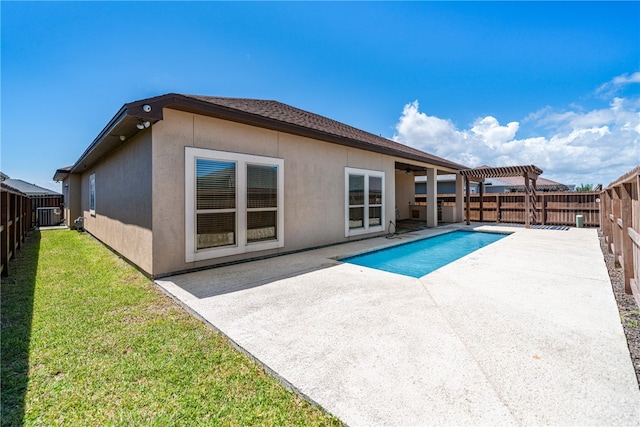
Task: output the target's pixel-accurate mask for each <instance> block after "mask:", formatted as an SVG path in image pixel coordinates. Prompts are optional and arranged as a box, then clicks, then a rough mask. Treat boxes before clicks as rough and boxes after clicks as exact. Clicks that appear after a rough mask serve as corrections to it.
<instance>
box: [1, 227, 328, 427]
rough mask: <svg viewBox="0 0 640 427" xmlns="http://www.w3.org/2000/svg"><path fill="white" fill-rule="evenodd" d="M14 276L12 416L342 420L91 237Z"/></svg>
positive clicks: (50, 248)
mask: <svg viewBox="0 0 640 427" xmlns="http://www.w3.org/2000/svg"><path fill="white" fill-rule="evenodd" d="M30 240H31V241H30V242H29V243H28V244H27V245H26V246H25V247H24V248H23V249H22V251H21V252H19V255H18V257H17V258H16V260H14V261H12V262H11V263H10V264H9V267H10V270H9V272H10V275H9V277H8V278H7V279H5V280H3V281H2V295H1V296H2V300H1V304H2V306H1V309H2V316H1V321H2V335H1V338H2V346H1V350H2V354H1V359H2V373H1V381H2V384H1V386H2V408H1V410H2V425H3V426H9V425H22V424H25V425H58V424H66V425H140V424H144V425H158V426H171V425H220V424H222V425H340V422H339V421H338V420H337V419H336V418H334V417H332V416H330V415H328V414H326V413H325V412H323V411H322V410H321V409H319V408H317V407H315V406H313V405H311V404H309V403H308V402H307V401H305V400H303V399H301V398H299V397H298V396H297V395H295V394H294V393H292V392H291V391H288V390H287V389H285V388H284V387H283V386H282V385H281V384H280V383H279V382H278V381H277V380H275V379H274V378H272V377H270V376H268V375H267V374H265V372H264V371H263V369H262V368H260V367H259V366H258V365H257V364H256V363H255V362H253V361H252V360H250V359H249V358H248V357H247V356H245V355H244V354H242V353H239V352H238V351H236V350H235V349H233V348H232V347H231V345H230V344H229V343H228V341H226V340H225V339H224V338H223V337H222V336H220V335H219V334H217V333H215V332H213V331H212V330H210V329H209V328H207V327H206V326H205V325H204V324H203V323H201V322H200V321H198V320H196V319H194V318H193V317H191V316H190V315H188V314H187V313H186V312H184V311H183V310H182V309H181V308H179V307H178V306H177V305H175V303H173V301H171V300H170V299H168V298H167V297H166V296H165V295H164V294H162V293H161V292H160V291H158V290H157V289H156V288H155V285H154V284H153V283H152V282H151V281H150V280H148V279H147V278H145V277H144V276H143V275H141V274H140V273H139V272H138V271H137V270H135V269H134V268H132V267H131V266H129V265H128V264H127V263H125V262H124V261H122V260H121V259H119V258H118V257H117V256H116V255H114V254H113V253H111V252H110V251H109V250H107V249H106V248H105V247H104V246H102V245H101V244H100V243H99V242H97V241H95V240H94V239H92V238H91V237H90V236H88V235H86V234H79V233H77V232H74V231H69V230H55V231H54V230H52V231H46V232H42V233H40V232H33V233H32V235H31V237H30Z"/></svg>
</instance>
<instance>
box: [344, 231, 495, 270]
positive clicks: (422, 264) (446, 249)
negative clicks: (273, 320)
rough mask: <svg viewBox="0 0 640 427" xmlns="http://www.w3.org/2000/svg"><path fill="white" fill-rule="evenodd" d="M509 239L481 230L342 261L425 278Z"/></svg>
mask: <svg viewBox="0 0 640 427" xmlns="http://www.w3.org/2000/svg"><path fill="white" fill-rule="evenodd" d="M506 236H507V235H506V234H497V233H482V232H478V231H452V232H450V233H446V234H440V235H438V236H434V237H428V238H426V239H421V240H417V241H414V242H410V243H405V244H403V245H398V246H393V247H391V248H386V249H380V250H377V251H373V252H368V253H365V254H362V255H355V256H352V257H346V258H342V259H341V260H340V261H343V262H347V263H350V264H356V265H361V266H364V267H370V268H376V269H378V270H383V271H388V272H390V273H397V274H403V275H405V276H411V277H422V276H424V275H425V274H429V273H431V272H432V271H434V270H437V269H438V268H440V267H443V266H445V265H447V264H449V263H451V262H453V261H455V260H457V259H459V258H462V257H463V256H465V255H468V254H470V253H471V252H474V251H476V250H478V249H480V248H483V247H485V246H487V245H490V244H491V243H493V242H496V241H498V240H500V239H502V238H503V237H506Z"/></svg>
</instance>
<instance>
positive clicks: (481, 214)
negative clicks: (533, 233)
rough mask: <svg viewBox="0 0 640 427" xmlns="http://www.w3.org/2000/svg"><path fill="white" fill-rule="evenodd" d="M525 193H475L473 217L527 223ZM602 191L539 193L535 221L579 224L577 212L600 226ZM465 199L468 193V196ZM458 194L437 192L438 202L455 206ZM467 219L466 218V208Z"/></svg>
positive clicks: (585, 220)
mask: <svg viewBox="0 0 640 427" xmlns="http://www.w3.org/2000/svg"><path fill="white" fill-rule="evenodd" d="M526 197H527V195H526V194H525V193H487V194H484V195H483V196H482V197H480V195H478V194H472V195H471V199H470V204H471V215H470V216H471V217H470V219H471V221H486V222H504V223H515V224H525V219H526V218H525V212H526V204H525V198H526ZM599 197H600V193H599V192H553V193H537V195H536V203H535V209H536V219H537V221H536V224H540V225H569V226H575V225H576V216H577V215H582V218H583V224H584V226H585V227H598V226H600V204H599V203H598V199H599ZM425 199H426V196H423V195H416V204H424V202H425ZM465 203H466V197H465ZM455 204H456V196H455V194H441V195H438V205H439V206H455ZM464 219H465V221H466V219H467V213H466V210H465V213H464Z"/></svg>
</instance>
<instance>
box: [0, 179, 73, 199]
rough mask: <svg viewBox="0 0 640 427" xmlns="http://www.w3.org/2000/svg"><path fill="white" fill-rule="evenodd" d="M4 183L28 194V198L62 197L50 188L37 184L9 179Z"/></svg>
mask: <svg viewBox="0 0 640 427" xmlns="http://www.w3.org/2000/svg"><path fill="white" fill-rule="evenodd" d="M4 183H5V184H7V185H9V186H10V187H13V188H15V189H16V190H18V191H20V192H22V193H24V194H26V195H27V196H39V195H54V196H59V195H60V193H57V192H55V191H53V190H49V189H48V188H43V187H40V186H37V185H35V184H29V183H28V182H26V181H23V180H21V179H7V180H5V181H4Z"/></svg>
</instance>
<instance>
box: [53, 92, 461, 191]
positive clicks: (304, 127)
mask: <svg viewBox="0 0 640 427" xmlns="http://www.w3.org/2000/svg"><path fill="white" fill-rule="evenodd" d="M165 108H170V109H175V110H180V111H187V112H190V113H194V114H200V115H205V116H209V117H216V118H219V119H222V120H230V121H235V122H238V123H244V124H248V125H251V126H257V127H262V128H264V129H271V130H275V131H279V132H286V133H291V134H293V135H299V136H303V137H308V138H313V139H317V140H321V141H326V142H329V143H333V144H340V145H344V146H348V147H354V148H358V149H362V150H367V151H372V152H376V153H381V154H385V155H390V156H394V157H397V158H399V159H405V160H413V161H417V162H420V163H426V164H431V165H435V166H441V167H443V168H447V169H450V170H453V171H456V170H460V169H466V168H467V167H466V166H463V165H460V164H458V163H455V162H452V161H450V160H447V159H443V158H442V157H438V156H434V155H433V154H429V153H425V152H424V151H421V150H418V149H416V148H413V147H409V146H407V145H403V144H400V143H398V142H395V141H392V140H390V139H387V138H383V137H381V136H378V135H374V134H372V133H369V132H365V131H363V130H360V129H357V128H354V127H353V126H349V125H346V124H344V123H340V122H338V121H336V120H332V119H329V118H327V117H323V116H320V115H318V114H314V113H310V112H308V111H304V110H301V109H299V108H295V107H292V106H290V105H287V104H283V103H281V102H278V101H270V100H261V99H246V98H223V97H215V96H201V95H182V94H177V93H168V94H165V95H160V96H156V97H153V98H146V99H141V100H138V101H134V102H130V103H127V104H124V105H123V106H122V108H121V109H120V110H119V111H118V112H117V113H116V115H115V116H114V117H113V118H112V119H111V120H110V121H109V123H108V124H107V125H106V126H105V128H104V129H103V130H102V131H101V132H100V134H98V136H97V137H96V138H95V139H94V140H93V142H92V143H91V144H90V145H89V147H87V149H86V150H85V152H84V153H83V154H82V155H81V156H80V158H79V159H78V160H77V161H76V162H75V163H74V165H73V166H72V167H70V168H62V169H58V170H57V171H56V174H55V175H54V177H55V178H54V179H55V180H56V181H59V180H61V179H63V178H64V176H66V175H67V174H68V173H76V172H78V171H81V170H84V169H86V168H87V167H90V166H91V165H92V164H95V163H96V162H98V161H99V160H100V158H102V157H104V156H105V155H107V154H108V153H109V152H110V151H112V150H114V149H115V148H117V147H119V146H120V145H122V143H123V142H124V141H128V140H130V139H131V138H133V137H134V136H135V135H136V134H137V133H138V132H140V130H138V128H137V126H138V125H139V123H140V121H141V120H144V121H148V122H150V123H151V124H154V123H157V122H158V121H160V120H163V111H164V109H165ZM406 166H411V164H406ZM416 166H417V167H418V168H419V167H420V166H419V165H416Z"/></svg>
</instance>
